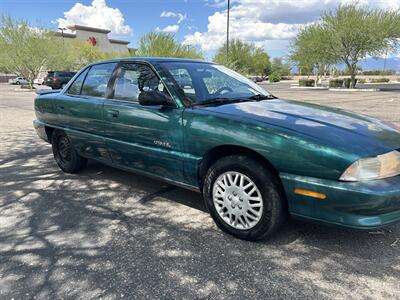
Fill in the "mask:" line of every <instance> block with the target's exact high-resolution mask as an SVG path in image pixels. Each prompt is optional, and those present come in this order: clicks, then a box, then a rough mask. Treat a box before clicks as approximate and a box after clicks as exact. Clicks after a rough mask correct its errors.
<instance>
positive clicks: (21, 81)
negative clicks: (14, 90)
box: [8, 76, 28, 85]
mask: <svg viewBox="0 0 400 300" xmlns="http://www.w3.org/2000/svg"><path fill="white" fill-rule="evenodd" d="M8 82H9V83H10V84H18V85H20V84H28V80H26V79H25V78H24V77H20V76H18V77H16V78H14V79H10V80H9V81H8Z"/></svg>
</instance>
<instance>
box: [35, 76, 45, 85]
mask: <svg viewBox="0 0 400 300" xmlns="http://www.w3.org/2000/svg"><path fill="white" fill-rule="evenodd" d="M43 82H44V78H36V79H35V80H34V81H33V83H34V84H37V85H42V84H43Z"/></svg>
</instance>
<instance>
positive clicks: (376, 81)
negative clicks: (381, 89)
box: [371, 78, 390, 83]
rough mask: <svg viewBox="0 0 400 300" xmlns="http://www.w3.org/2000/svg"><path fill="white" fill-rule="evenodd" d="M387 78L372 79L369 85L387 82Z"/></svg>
mask: <svg viewBox="0 0 400 300" xmlns="http://www.w3.org/2000/svg"><path fill="white" fill-rule="evenodd" d="M389 81H390V79H389V78H372V79H371V83H384V82H389Z"/></svg>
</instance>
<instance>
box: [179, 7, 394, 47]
mask: <svg viewBox="0 0 400 300" xmlns="http://www.w3.org/2000/svg"><path fill="white" fill-rule="evenodd" d="M352 2H354V0H232V1H231V10H230V36H231V37H232V38H240V39H242V40H244V41H248V42H254V43H256V45H259V46H263V47H264V48H265V49H268V48H276V47H278V45H279V44H281V45H288V44H289V41H290V40H291V39H292V38H294V37H295V36H296V34H297V32H298V30H299V29H300V28H301V27H303V26H305V25H307V24H310V23H313V22H315V21H316V20H318V18H319V16H320V14H321V12H322V11H325V10H331V9H334V8H336V7H337V6H338V5H339V4H344V3H352ZM205 3H206V5H208V6H214V7H217V8H221V9H223V10H221V11H218V12H215V13H214V14H213V15H211V16H209V17H208V26H207V31H205V32H199V31H197V32H194V33H193V34H189V35H186V36H185V39H184V41H183V43H184V44H186V45H192V46H195V45H198V46H200V47H201V49H202V50H203V51H206V52H207V51H213V50H216V49H218V48H219V47H220V46H221V45H222V44H223V43H224V42H225V40H226V18H227V11H226V1H225V0H205ZM357 3H359V4H360V5H364V6H368V7H377V8H382V9H392V10H396V9H400V1H399V0H380V1H375V0H358V1H357ZM277 41H282V42H281V43H279V42H277ZM271 44H273V46H269V45H271ZM285 48H287V47H284V48H283V49H282V50H286V49H285ZM271 50H272V49H271ZM274 50H275V49H274Z"/></svg>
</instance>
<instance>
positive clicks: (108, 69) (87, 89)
mask: <svg viewBox="0 0 400 300" xmlns="http://www.w3.org/2000/svg"><path fill="white" fill-rule="evenodd" d="M115 66H116V63H109V64H99V65H94V66H93V67H91V68H90V71H89V73H88V74H87V76H86V79H85V82H84V83H83V86H82V92H81V95H83V96H91V97H99V98H104V97H105V95H106V90H107V84H108V81H109V80H110V77H111V75H112V72H113V71H114V68H115Z"/></svg>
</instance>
